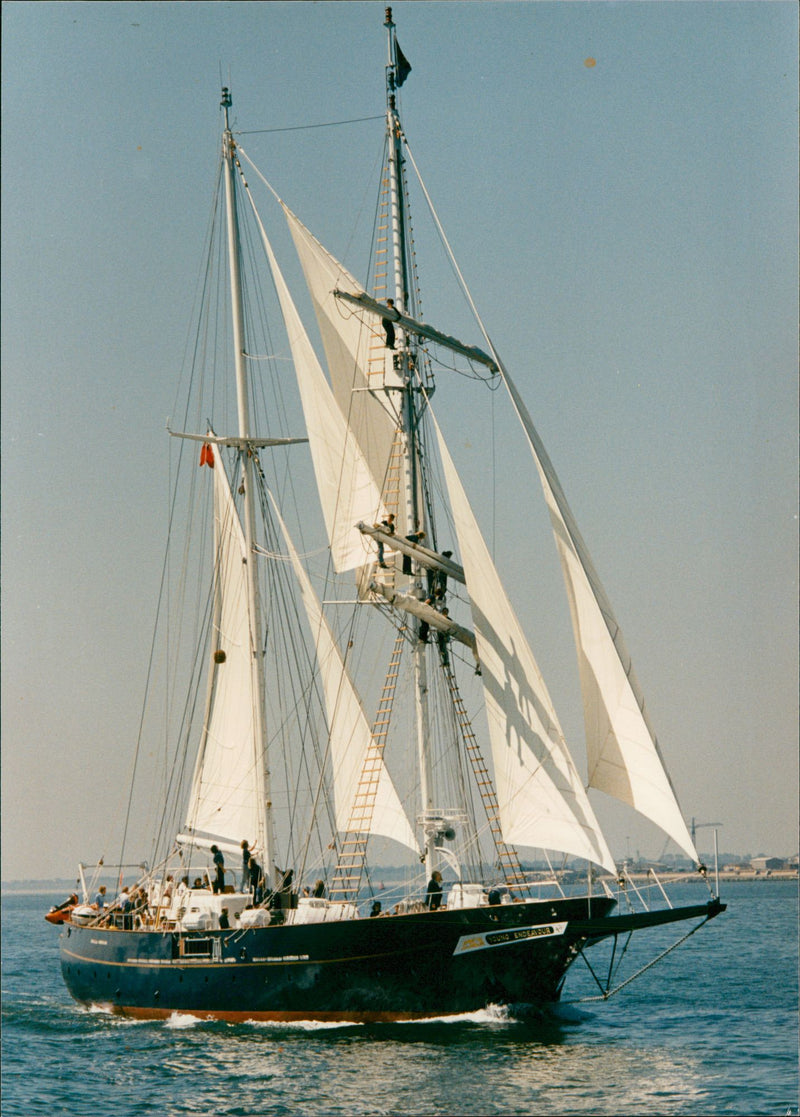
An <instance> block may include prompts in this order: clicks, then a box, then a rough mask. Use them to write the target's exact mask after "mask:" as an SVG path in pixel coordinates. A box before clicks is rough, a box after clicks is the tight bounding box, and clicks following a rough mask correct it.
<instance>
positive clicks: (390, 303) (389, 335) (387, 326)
mask: <svg viewBox="0 0 800 1117" xmlns="http://www.w3.org/2000/svg"><path fill="white" fill-rule="evenodd" d="M386 305H387V307H388V308H389V314H390V315H392V317H396V316H397V311H396V310H395V308H394V299H387V300H386ZM381 325H382V326H383V328H384V331H385V333H386V348H387V349H394V322H393V321H392V318H391V317H389V318H382V319H381Z"/></svg>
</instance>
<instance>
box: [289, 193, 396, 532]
mask: <svg viewBox="0 0 800 1117" xmlns="http://www.w3.org/2000/svg"><path fill="white" fill-rule="evenodd" d="M283 210H284V213H285V214H286V220H287V221H288V223H289V229H290V231H291V234H292V238H293V240H294V243H295V247H296V249H297V253H298V256H299V257H300V263H301V265H302V268H303V274H304V276H305V280H306V284H307V286H308V290H309V294H310V295H311V300H312V303H313V305H314V311H315V314H316V317H317V322H318V324H319V330H320V334H321V337H322V344H323V346H324V349H325V355H326V359H327V364H328V372H329V373H330V377H331V384H332V386H333V394H334V396H335V398H336V402H337V403H338V405H339V407H340V409H341V411H342V414H343V415H344V416H345V419H346V421H347V425H348V427H349V428H350V430H351V431H352V433H353V435H354V437H355V439H356V441H357V443H358V445H359V447H360V449H361V452H362V454H363V456H364V459H365V460H366V462H367V464H368V465H369V468H370V471H371V473H372V476H373V478H374V480H375V482H376V484H377V486H378V488H379V489H381V490H382V489H383V485H384V481H385V478H386V473H387V470H388V467H389V462H390V460H391V457H392V447H393V446H394V442H395V437H396V432H397V428H398V426H399V415H398V413H397V408H398V406H399V401H400V398H401V393H400V392H398V391H396V390H394V389H397V388H400V387H401V386H402V382H401V380H400V378H399V376H398V375H397V373H396V372H395V371H394V366H393V362H392V361H391V359H390V357H391V351H390V350H387V349H386V348H385V347H384V338H383V332H382V331H381V330H380V329H379V327H378V325H377V323H376V329H375V330H370V329H369V328H368V327H367V326H365V325H364V323H363V322H362V321H361V319H360V318H359V317H358V315H356V314H354V313H352V312H350V311H349V310H348V308H346V307H345V306H344V305H343V304H342V301H341V300H340V299H337V298H336V297H335V295H334V291H336V290H340V291H349V292H351V293H352V294H362V293H363V289H362V287H361V286H360V284H359V283H358V282H357V281H356V280H355V279H354V278H353V276H352V275H351V274H350V273H349V272H348V271H347V269H346V268H345V267H344V265H343V264H340V263H339V261H338V260H336V259H335V258H334V257H333V256H332V255H331V254H330V252H328V251H327V249H326V248H324V247H323V246H322V245H321V244H320V242H319V241H318V240H317V239H316V237H314V236H313V235H312V233H311V232H309V230H308V229H307V228H306V227H305V225H304V224H303V223H302V221H300V219H299V218H298V217H296V216H295V214H293V213H292V211H291V210H290V209H288V207H287V206H285V205H284V206H283ZM384 388H388V389H390V390H388V391H384V390H383V389H384ZM368 389H369V390H368ZM397 517H398V519H397V524H398V527H397V531H398V534H399V535H405V534H406V531H407V530H408V531H410V530H411V528H408V529H406V527H405V516H404V512H403V509H402V508H400V509H398V510H397Z"/></svg>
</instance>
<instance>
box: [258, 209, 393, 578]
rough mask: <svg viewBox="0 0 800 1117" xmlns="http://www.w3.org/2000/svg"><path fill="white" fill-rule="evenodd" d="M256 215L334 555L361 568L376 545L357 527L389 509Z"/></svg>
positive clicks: (348, 566) (339, 564)
mask: <svg viewBox="0 0 800 1117" xmlns="http://www.w3.org/2000/svg"><path fill="white" fill-rule="evenodd" d="M256 218H257V220H258V225H259V229H260V231H261V238H262V241H263V244H264V249H265V251H266V253H267V256H268V259H269V264H270V268H271V269H272V276H273V279H274V281H275V288H276V291H277V293H278V299H279V301H280V305H281V312H282V314H283V319H284V323H285V325H286V332H287V334H288V338H289V344H290V346H291V350H292V356H293V357H294V365H295V371H296V374H297V383H298V386H299V389H300V399H301V403H302V406H303V414H304V416H305V421H306V428H307V432H308V439H309V445H310V448H311V459H312V462H313V465H314V476H315V478H316V482H317V491H318V492H319V498H320V502H321V504H322V512H323V516H324V518H325V526H326V529H327V532H328V539H329V541H330V547H331V557H332V558H333V564H334V566H335V568H336V570H337V571H338V572H339V573H342V572H343V571H345V570H352V569H354V568H355V567H358V566H362V565H363V564H364V563H365V562H367V561H369V560H370V558H372V559H373V561H374V553H375V548H374V544H372V543H371V542H368V541H367V540H365V538H364V536H363V535H362V534H361V532H360V531H359V530H358V528H357V527H356V525H357V524H358V523H359V522H360V521H361V520H367V521H368V522H370V523H372V522H374V521H376V520H377V521H380V520H382V519H384V518H385V516H386V510H385V508H384V507H383V504H382V503H381V494H380V491H379V489H378V486H377V485H376V483H375V481H374V479H373V474H372V473H371V471H370V468H369V466H368V464H367V462H366V460H365V458H364V455H363V454H362V453H361V450H360V448H359V446H358V443H357V442H356V440H355V437H354V435H353V434H352V432H351V430H350V428H349V427H348V425H347V422H346V421H345V418H344V415H343V414H342V411H341V410H340V407H339V405H338V404H337V402H336V400H335V398H334V396H333V393H332V392H331V388H330V385H329V384H328V381H327V379H326V377H325V374H324V372H323V371H322V368H321V367H320V364H319V361H318V360H317V355H316V353H315V352H314V349H313V346H312V345H311V341H310V339H309V337H308V334H307V333H306V330H305V327H304V325H303V323H302V321H301V319H300V315H299V314H298V312H297V308H296V306H295V304H294V300H293V299H292V296H291V294H290V292H289V288H288V286H287V284H286V281H285V279H284V277H283V273H282V272H281V270H280V267H279V266H278V262H277V260H276V258H275V254H274V252H273V250H272V245H271V244H270V242H269V239H268V237H267V235H266V232H265V230H264V226H263V224H262V223H261V220H260V218H259V217H258V214H257V213H256Z"/></svg>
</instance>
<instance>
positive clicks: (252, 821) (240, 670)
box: [179, 447, 264, 851]
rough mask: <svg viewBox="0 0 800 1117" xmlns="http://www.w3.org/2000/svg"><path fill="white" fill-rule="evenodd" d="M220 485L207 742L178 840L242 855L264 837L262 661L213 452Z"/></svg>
mask: <svg viewBox="0 0 800 1117" xmlns="http://www.w3.org/2000/svg"><path fill="white" fill-rule="evenodd" d="M203 460H204V462H207V463H208V464H209V465H211V466H212V473H213V478H214V480H213V484H214V553H215V569H214V581H215V602H214V619H213V634H212V648H211V653H212V654H211V665H210V676H209V686H208V696H207V701H206V714H205V721H204V725H203V734H202V740H201V742H200V749H199V751H198V755H197V762H196V764H195V771H194V778H193V781H192V790H191V794H190V797H189V805H188V811H187V815H186V823H185V833H184V834H182V835H180V836H179V840H183V841H196V842H198V844H201V845H208V844H209V842H211V841H216V842H217V843H218V844H219V845H220V847H221V848H223V849H227V850H229V851H233V850H234V849H236V850H238V848H239V844H240V842H241V841H242V839H243V838H247V839H248V841H250V842H251V843H252V842H253V841H254V839H255V838H256V837H258V836H261V835H263V833H264V818H263V815H264V802H263V800H264V789H263V787H262V786H261V778H262V777H261V772H262V760H261V757H260V756H259V752H260V750H261V748H262V742H261V741H258V740H256V739H255V738H256V734H257V729H256V726H257V724H258V721H257V717H256V703H257V702H258V701H259V698H258V693H259V691H258V685H257V680H256V675H255V672H256V670H257V660H256V657H255V655H254V654H253V650H252V647H251V640H250V624H249V619H248V605H247V572H246V571H247V568H246V565H245V564H246V561H247V557H248V556H247V554H246V549H245V540H244V532H243V531H242V525H241V521H240V519H239V514H238V512H237V511H236V508H235V506H234V502H233V495H232V493H231V488H230V484H229V482H228V478H227V475H226V472H225V467H224V464H223V461H222V456H221V455H220V454H218V453H213V452H212V451H211V450H210V447H209V448H208V451H207V452H204V454H203Z"/></svg>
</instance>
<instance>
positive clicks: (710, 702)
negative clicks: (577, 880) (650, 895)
mask: <svg viewBox="0 0 800 1117" xmlns="http://www.w3.org/2000/svg"><path fill="white" fill-rule="evenodd" d="M383 8H384V4H383V2H382V0H381V2H378V0H375V2H372V3H355V2H353V3H344V2H333V3H324V2H323V3H302V2H300V3H295V2H293V3H190V4H178V3H169V2H166V3H158V4H156V3H103V4H97V3H71V2H63V3H48V2H39V3H15V2H13V0H11V2H6V3H4V4H3V9H2V18H3V60H2V61H3V67H2V82H3V130H2V144H3V151H2V156H3V158H2V176H3V178H2V190H3V194H2V202H3V210H2V218H3V220H2V251H3V260H2V263H3V268H2V332H3V342H2V344H3V351H2V358H3V369H2V372H3V376H2V404H3V407H2V448H3V472H2V497H3V508H2V516H3V522H2V528H3V533H2V564H3V569H2V574H3V579H2V595H3V596H2V609H3V613H2V671H3V679H2V681H3V694H2V698H3V709H2V729H3V747H2V794H3V800H2V838H3V844H2V854H3V866H2V874H3V878H4V879H15V878H23V877H29V878H37V877H51V876H71V875H72V874H73V872H74V866H75V864H76V862H77V860H78V859H80V858H83V859H87V860H88V859H91V858H92V857H94V856H97V854H98V853H99V851H100V850H101V849H103V848H105V846H106V845H107V837H108V835H109V834H118V833H119V819H120V811H121V810H122V808H123V806H124V803H125V801H126V794H127V783H128V776H129V772H130V764H131V757H132V751H133V744H134V742H135V737H136V732H137V727H138V723H139V712H140V704H141V699H142V695H143V692H144V684H145V669H146V663H147V656H148V651H149V642H150V636H151V625H152V614H153V611H154V606H155V600H156V594H157V590H158V579H159V574H160V564H161V558H162V540H163V532H164V523H165V509H166V499H167V497H166V493H165V490H164V484H163V482H164V478H163V477H162V475H161V474H162V470H163V467H164V462H165V461H166V451H165V446H164V443H165V442H166V435H165V433H164V424H165V420H166V419H167V417H168V416H169V415H170V414H171V413H172V408H173V395H174V390H175V384H176V380H177V374H178V370H179V368H180V365H181V361H182V356H183V346H184V341H185V338H186V334H187V325H188V321H189V317H190V312H191V304H192V297H193V290H194V282H195V277H196V274H197V269H198V263H199V259H200V254H201V249H202V242H203V236H204V233H205V228H206V221H207V213H208V206H209V201H210V194H211V189H212V180H213V174H214V170H215V165H216V157H217V143H218V129H219V117H218V100H219V86H220V84H221V83H220V76H221V75H222V76H223V78H224V81H225V83H226V84H230V85H231V87H232V89H233V94H234V100H235V110H236V121H237V127H239V128H241V129H242V130H256V129H267V128H282V127H290V126H295V125H303V124H312V123H314V124H315V123H321V122H326V121H332V120H345V119H351V118H355V117H366V116H370V115H374V114H380V113H381V112H382V110H383V100H384V96H383V64H384V52H385V41H384V30H383V26H382V24H383ZM393 9H394V14H395V21H396V23H397V25H398V37H399V41H400V43H401V45H402V48H403V50H404V52H405V54H406V55H407V56H408V58H409V60H410V61H411V64H412V67H413V70H412V74H411V76H410V77H409V79H408V82H407V83H406V85H405V86H404V88H403V91H402V92H403V121H404V124H405V129H406V132H407V135H408V137H409V141H410V143H411V147H412V150H413V152H414V154H415V157H416V159H417V161H418V163H419V164H420V166H421V169H422V173H423V175H424V176H425V178H426V182H427V185H428V187H429V189H430V191H431V193H432V195H433V196H434V198H435V200H436V202H437V205H438V209H439V213H440V216H441V217H442V220H443V222H444V225H445V227H446V229H447V231H448V234H449V236H450V238H451V240H452V242H453V245H454V248H455V251H456V254H457V256H458V258H459V260H460V262H461V264H462V267H463V269H464V271H465V273H466V276H467V280H468V282H469V284H470V286H471V289H472V291H473V295H474V296H475V299H476V301H477V303H478V305H479V307H480V309H481V313H482V316H483V318H484V320H485V322H486V323H487V326H488V328H489V331H490V333H491V335H492V337H493V340H494V341H495V343H496V344H497V346H498V348H499V350H500V352H501V353H502V355H503V358H504V361H505V363H506V364H507V365H508V367H509V369H510V370H511V371H512V374H514V375H515V376H516V379H517V382H518V384H519V385H520V387H521V389H522V391H523V393H524V395H525V396H526V398H527V400H528V403H529V406H530V409H531V411H532V413H533V416H534V419H535V421H536V422H537V425H538V426H539V429H540V432H541V434H542V436H543V438H544V440H545V443H546V444H547V446H548V448H549V450H550V453H551V456H552V458H553V460H554V462H555V465H556V468H557V469H558V471H559V473H560V475H561V479H562V481H563V483H564V485H565V488H566V490H567V493H568V495H569V498H570V502H571V504H572V507H573V511H574V512H575V513H576V516H577V518H578V522H579V523H580V524H581V527H582V530H583V532H584V535H585V537H586V539H587V541H588V544H589V547H590V549H591V551H592V553H593V556H594V558H595V562H596V565H597V567H598V569H599V571H600V573H601V576H602V578H603V580H604V582H605V584H606V588H607V589H608V591H609V594H610V596H611V599H612V601H613V602H614V604H615V606H616V609H617V613H618V615H619V616H620V620H621V622H622V625H623V628H624V630H625V634H626V639H627V643H628V645H629V647H630V649H631V651H632V653H633V656H634V661H635V663H636V665H637V673H638V676H639V680H640V682H641V684H642V686H643V689H644V691H645V693H646V695H647V696H648V703H649V709H650V713H651V716H652V718H653V720H654V722H655V724H656V727H657V729H658V732H659V739H660V742H661V744H662V747H663V749H664V751H665V752H666V753H667V755H668V756H669V758H670V769H671V772H672V775H673V779H674V781H675V783H676V785H677V787H678V791H679V795H680V798H681V802H682V804H683V806H684V809H685V811H686V813H687V815H688V816H691V815H695V816H697V818H698V820H700V821H712V820H713V821H719V822H721V823H723V824H724V825H723V829H722V831H721V834H720V838H721V844H722V846H723V848H724V849H727V850H732V851H738V852H742V853H752V854H756V853H760V852H765V853H770V854H780V855H788V854H792V853H795V852H796V851H797V844H798V842H797V801H798V768H797V707H798V701H797V677H798V676H797V600H798V587H797V538H798V520H797V510H798V501H797V451H796V442H797V385H798V378H797V243H798V240H797V234H798V229H797V193H798V183H797V140H796V136H797V124H798V120H797V30H798V17H797V7H796V5H795V3H794V2H787V3H783V2H757V3H726V2H717V3H692V2H689V3H661V2H653V3H592V2H586V3H528V2H517V3H515V2H508V3H483V2H480V0H473V2H458V0H456V2H452V3H436V2H429V3H413V2H401V3H395V4H394V5H393ZM587 60H594V65H591V64H587ZM381 134H382V123H381V121H380V120H378V121H374V122H371V123H369V122H366V123H363V124H359V125H352V126H350V127H349V128H347V129H336V128H331V129H326V130H323V131H316V130H314V131H308V132H286V133H263V134H258V135H255V134H254V135H252V136H249V137H244V141H245V147H246V149H247V150H248V151H249V152H250V153H251V154H252V155H253V157H254V158H255V160H256V162H258V163H259V165H260V166H262V167H263V168H264V170H265V171H266V173H268V174H269V176H270V178H271V179H272V181H273V182H274V184H275V185H276V187H277V188H278V189H279V190H280V191H281V193H282V194H283V196H284V197H285V198H286V199H287V201H288V202H289V204H291V205H292V207H293V208H294V209H295V210H296V211H297V212H298V213H299V214H300V216H301V217H302V218H303V219H304V220H305V221H306V223H307V224H308V225H309V226H310V227H311V228H312V229H313V230H314V231H315V232H316V233H317V234H318V235H319V236H320V237H321V238H322V239H323V240H324V241H325V242H326V244H328V246H329V247H330V248H331V250H332V251H334V252H336V253H339V254H342V255H346V254H347V250H348V241H349V237H350V234H351V231H352V222H351V214H352V211H353V210H354V209H355V208H358V207H359V206H361V205H363V200H364V197H365V190H367V189H368V188H369V183H368V182H367V178H368V176H369V173H370V170H371V168H372V166H373V164H374V161H375V160H376V159H377V157H378V156H379V154H380V148H381ZM366 196H367V197H371V196H372V195H371V194H367V195H366ZM432 274H433V277H434V282H433V284H430V282H426V278H425V275H423V280H422V283H423V294H424V295H425V299H426V306H429V307H430V308H431V312H432V313H431V315H430V316H431V317H436V320H437V324H439V325H441V326H442V328H444V329H446V330H447V331H448V332H453V333H457V332H459V324H458V322H457V321H454V320H453V319H451V318H450V316H449V314H448V310H449V308H448V306H447V304H446V303H445V302H444V301H443V300H442V299H440V297H439V291H438V273H437V272H436V271H435V270H434V271H433V273H432ZM471 340H477V339H475V338H474V337H472V338H471ZM443 396H444V393H443ZM445 398H446V396H445ZM479 436H480V434H479V432H478V431H474V432H471V431H469V430H465V431H464V437H463V440H462V441H463V446H462V447H461V450H462V453H466V454H467V455H468V452H469V449H470V440H471V438H472V439H474V438H475V437H479ZM501 490H502V491H499V492H496V493H495V496H496V499H497V503H498V509H502V506H503V503H504V501H505V502H506V503H508V502H510V507H511V508H512V509H513V508H514V506H515V505H514V501H515V499H516V497H517V495H518V494H516V493H515V492H514V490H513V486H508V485H506V486H501ZM489 495H490V494H489V492H488V490H487V492H486V493H485V494H484V496H485V497H486V499H488V498H489ZM498 517H499V512H498ZM529 526H532V525H530V524H529V523H528V518H527V516H523V517H521V519H519V520H518V521H517V522H516V523H515V524H514V525H513V527H512V529H511V533H510V538H508V539H505V540H501V541H500V543H499V545H498V546H499V549H500V550H502V549H503V547H505V550H506V553H507V555H509V556H511V557H513V558H514V559H515V560H516V561H519V562H522V567H521V577H523V578H524V577H527V572H528V567H527V565H526V559H527V556H528V555H533V554H534V553H535V551H534V548H535V544H533V543H532V542H531V543H529V542H528V539H527V530H528V528H529ZM548 545H549V544H548ZM526 608H530V612H531V618H532V621H533V624H532V627H533V628H534V629H536V627H537V620H538V618H537V616H536V610H535V609H534V608H533V606H532V605H529V606H526ZM532 635H533V641H534V647H535V649H536V652H537V655H538V656H540V659H541V662H542V666H543V668H545V674H546V676H547V678H548V683H549V685H550V687H551V690H552V691H553V694H554V696H555V698H556V700H557V704H559V705H560V699H561V698H562V697H563V698H565V699H567V700H568V703H567V704H569V702H571V701H572V699H573V698H574V696H575V686H576V683H575V682H574V681H573V678H572V676H571V675H570V677H569V679H568V678H567V672H568V663H567V659H568V657H567V655H566V653H564V655H563V656H562V655H561V653H560V652H556V653H555V654H554V658H553V659H552V661H551V662H549V663H548V660H547V658H546V655H544V654H540V649H539V644H538V643H537V639H536V635H537V634H536V633H535V632H534V633H533V634H532ZM547 668H549V670H550V674H548V670H547ZM569 670H570V671H571V670H572V666H571V664H570V665H569ZM562 717H563V720H564V724H565V729H566V730H567V735H568V737H570V738H574V737H576V736H577V737H579V736H580V721H579V717H577V715H571V714H569V713H565V714H562ZM706 833H707V832H706ZM625 837H629V835H625ZM632 840H634V841H637V840H638V839H637V838H636V836H635V835H634V837H633V839H632ZM703 844H704V843H703V841H702V840H701V845H703ZM705 844H706V847H707V845H708V843H707V842H706V843H705ZM146 852H147V850H145V849H143V851H142V853H143V854H146ZM642 852H644V853H649V854H651V855H657V853H658V852H659V851H658V849H652V848H649V849H644V850H642Z"/></svg>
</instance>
